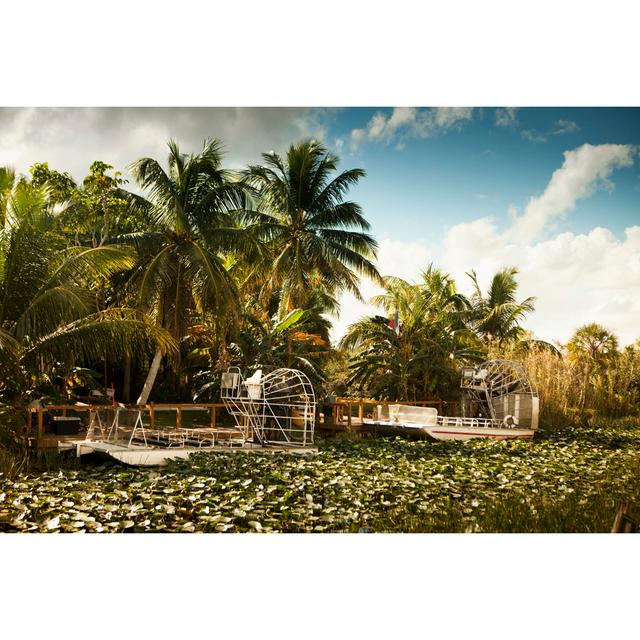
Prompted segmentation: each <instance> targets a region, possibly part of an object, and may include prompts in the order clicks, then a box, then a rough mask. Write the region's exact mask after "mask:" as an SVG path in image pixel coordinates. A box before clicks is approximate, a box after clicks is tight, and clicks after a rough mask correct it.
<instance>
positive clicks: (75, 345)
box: [0, 181, 174, 390]
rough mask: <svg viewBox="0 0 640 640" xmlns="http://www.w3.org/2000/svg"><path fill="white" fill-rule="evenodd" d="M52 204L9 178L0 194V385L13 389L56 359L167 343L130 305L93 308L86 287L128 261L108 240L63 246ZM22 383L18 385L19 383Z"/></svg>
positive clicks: (39, 191) (38, 190)
mask: <svg viewBox="0 0 640 640" xmlns="http://www.w3.org/2000/svg"><path fill="white" fill-rule="evenodd" d="M57 213H59V210H58V209H56V208H55V207H52V206H51V204H50V198H49V192H48V189H47V187H38V186H34V185H32V184H30V183H27V182H25V181H18V182H15V183H14V185H13V187H12V188H11V189H10V191H9V192H8V195H5V197H4V217H5V221H4V228H3V230H2V232H1V233H0V360H1V361H2V364H3V367H2V368H3V370H4V372H5V375H3V379H2V386H3V387H4V388H5V389H7V388H9V387H11V386H13V388H14V390H16V389H17V388H19V387H20V386H24V384H27V383H28V382H29V380H28V377H29V376H36V377H37V375H38V374H39V373H40V372H42V371H44V370H45V369H46V368H50V366H51V365H52V363H54V362H56V361H62V362H63V363H66V365H67V367H68V368H71V366H72V365H73V363H74V361H76V360H78V361H91V360H96V359H100V358H102V357H103V356H104V354H105V353H106V352H109V353H110V354H111V355H112V356H113V357H114V358H120V357H125V356H127V355H131V354H133V353H139V352H140V351H141V350H143V349H146V348H148V346H149V344H154V345H157V347H158V348H159V349H161V350H163V351H167V350H170V349H172V348H174V345H173V341H172V340H171V338H170V337H169V336H168V334H166V332H164V331H162V330H160V329H159V328H157V327H155V326H154V325H153V324H152V323H150V321H149V319H148V318H145V317H144V316H143V315H142V314H139V313H137V312H134V311H133V310H131V309H122V308H118V309H107V310H102V311H99V310H97V308H96V300H95V295H94V294H93V291H92V288H93V287H94V286H95V285H96V283H98V282H100V281H103V280H105V279H107V278H109V277H111V276H112V275H113V274H115V273H117V272H118V271H120V270H122V269H126V268H131V267H132V266H133V264H134V262H135V258H134V255H132V252H131V251H130V250H127V249H126V248H122V247H116V246H113V245H111V246H105V247H101V248H96V249H93V248H87V247H70V248H68V247H66V246H65V241H64V238H62V237H60V236H59V235H57V234H56V233H55V232H54V231H53V228H54V225H55V217H56V215H57ZM21 383H22V384H21Z"/></svg>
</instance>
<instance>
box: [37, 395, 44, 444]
mask: <svg viewBox="0 0 640 640" xmlns="http://www.w3.org/2000/svg"><path fill="white" fill-rule="evenodd" d="M43 435H44V416H43V415H42V405H38V433H37V436H36V437H37V439H36V445H37V447H38V448H40V442H41V441H42V436H43Z"/></svg>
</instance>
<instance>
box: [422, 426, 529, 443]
mask: <svg viewBox="0 0 640 640" xmlns="http://www.w3.org/2000/svg"><path fill="white" fill-rule="evenodd" d="M423 429H424V431H426V432H427V433H428V434H429V435H430V436H431V437H432V438H435V439H436V440H473V439H476V438H492V439H494V440H506V439H508V438H518V439H521V440H531V439H532V438H533V434H534V433H535V431H534V430H533V429H515V428H497V429H494V428H490V427H456V426H440V425H438V426H435V427H423Z"/></svg>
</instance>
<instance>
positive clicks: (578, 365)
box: [511, 349, 640, 426]
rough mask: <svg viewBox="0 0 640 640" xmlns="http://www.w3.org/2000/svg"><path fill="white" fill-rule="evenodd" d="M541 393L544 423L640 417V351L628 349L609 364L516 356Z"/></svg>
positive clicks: (542, 353)
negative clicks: (598, 418)
mask: <svg viewBox="0 0 640 640" xmlns="http://www.w3.org/2000/svg"><path fill="white" fill-rule="evenodd" d="M511 357H515V358H517V359H518V360H520V361H522V362H523V364H524V366H525V368H526V370H527V372H528V374H529V377H530V379H531V380H532V381H533V382H534V384H535V385H536V387H537V389H538V392H539V394H540V405H541V415H540V417H541V422H542V424H546V425H554V426H562V425H563V424H577V423H584V422H587V423H588V422H590V421H591V420H593V419H594V418H596V417H611V418H615V417H621V416H638V415H640V351H638V350H634V349H626V350H625V351H623V352H622V353H620V354H618V356H617V357H616V358H615V359H614V360H612V361H611V362H610V363H607V364H600V365H598V364H596V363H593V362H588V361H585V360H581V359H572V358H569V357H568V356H566V355H558V354H557V353H554V352H552V351H550V350H542V349H534V350H530V351H528V352H527V353H525V354H522V353H521V354H519V355H518V354H513V355H512V356H511Z"/></svg>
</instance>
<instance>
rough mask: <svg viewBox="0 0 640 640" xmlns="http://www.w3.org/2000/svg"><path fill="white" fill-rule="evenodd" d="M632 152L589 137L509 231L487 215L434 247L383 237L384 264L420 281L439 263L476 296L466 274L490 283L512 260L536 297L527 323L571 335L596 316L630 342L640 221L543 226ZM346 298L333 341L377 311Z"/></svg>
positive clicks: (637, 332)
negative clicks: (619, 232)
mask: <svg viewBox="0 0 640 640" xmlns="http://www.w3.org/2000/svg"><path fill="white" fill-rule="evenodd" d="M633 159H634V148H632V147H630V146H628V145H597V146H592V145H584V146H582V147H579V148H578V149H575V150H573V151H567V152H566V153H565V159H564V162H563V164H562V166H561V167H560V168H559V169H558V170H556V171H555V172H554V173H553V175H552V176H551V179H550V180H549V183H548V185H547V187H546V189H545V190H544V192H543V193H542V195H540V196H537V197H534V198H531V200H530V201H529V203H528V204H527V206H526V207H525V210H524V213H523V214H522V215H521V216H518V215H517V214H516V213H515V210H512V212H511V221H510V223H509V224H508V226H507V228H506V229H499V228H498V226H497V225H496V223H495V222H494V221H493V220H492V219H490V218H487V217H483V218H478V219H476V220H473V221H471V222H467V223H462V224H458V225H455V226H453V227H451V228H450V229H449V230H448V231H447V232H446V235H445V238H444V241H443V244H442V249H441V251H440V252H439V253H438V254H436V255H433V254H431V253H430V252H429V251H428V250H427V249H426V248H425V247H424V245H423V244H421V243H420V242H409V243H405V242H400V241H397V240H389V239H386V240H383V241H382V243H381V249H380V260H379V264H380V268H381V269H382V271H383V272H384V273H385V274H390V275H398V276H401V277H403V278H405V279H408V280H417V279H418V278H419V276H420V273H421V271H422V270H423V269H424V268H425V267H426V266H427V264H428V263H429V262H431V261H433V262H434V263H435V264H436V265H438V266H440V267H442V268H443V269H445V270H446V271H448V272H450V273H451V274H452V275H453V276H454V278H455V279H456V282H457V283H458V286H459V288H460V290H461V291H463V292H464V293H467V294H469V293H471V281H470V280H469V278H468V277H467V275H466V273H467V272H468V271H470V270H471V269H475V271H476V272H477V274H478V278H479V281H480V284H481V286H482V287H483V288H484V289H486V287H487V285H488V283H489V280H490V278H491V276H492V275H493V274H494V273H495V272H496V271H498V270H499V269H502V268H505V267H511V266H515V267H517V268H518V269H519V271H520V274H519V276H518V282H519V285H520V286H519V295H520V297H521V298H525V297H528V296H535V297H536V303H535V307H536V310H535V312H534V313H533V314H531V315H530V316H529V317H528V319H527V322H526V326H527V328H529V329H531V330H533V331H534V332H535V334H536V335H537V336H538V337H539V338H542V339H546V340H560V341H567V340H568V339H569V337H570V336H571V334H572V333H573V331H575V329H576V328H577V327H579V326H580V325H582V324H586V323H588V322H599V323H601V324H604V325H605V326H607V327H609V328H610V329H611V330H613V331H614V332H615V333H616V334H617V335H618V337H619V338H620V340H621V342H622V343H623V344H628V343H631V342H633V341H635V340H636V339H638V338H640V325H638V321H637V319H638V318H639V317H640V225H637V226H632V227H629V228H627V229H626V231H625V235H624V237H623V238H622V239H619V238H617V237H616V236H615V235H614V234H613V233H612V232H611V231H610V230H609V229H606V228H604V227H596V228H594V229H592V230H591V231H590V232H588V233H583V234H575V233H560V234H556V235H555V236H554V235H549V234H547V233H544V232H545V231H548V227H549V224H551V223H553V221H554V220H555V219H557V218H558V217H559V216H562V215H565V214H566V213H568V212H569V211H571V210H572V209H573V208H574V207H575V204H576V202H577V201H578V200H579V199H581V198H586V197H588V196H589V195H591V194H592V193H593V189H594V188H595V187H596V186H597V185H598V184H602V183H603V181H605V184H607V182H608V180H609V176H610V175H611V174H612V172H613V171H614V170H615V169H616V168H621V167H626V166H629V165H631V164H632V163H633ZM376 292H377V289H376V288H375V287H374V286H373V285H371V284H370V283H367V284H365V285H364V286H363V293H364V295H365V297H367V296H369V297H370V296H371V295H374V294H375V293H376ZM342 304H343V312H342V314H341V318H340V321H339V322H338V323H336V326H335V327H334V331H333V338H334V339H337V338H339V337H340V336H341V335H342V334H343V333H344V330H345V329H346V327H347V326H348V325H349V324H351V323H352V322H354V321H355V320H357V319H358V318H360V317H361V316H362V315H366V314H371V313H375V312H376V309H374V308H373V307H370V306H367V305H362V304H360V303H357V302H356V301H355V300H353V298H352V297H350V296H344V297H343V300H342Z"/></svg>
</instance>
